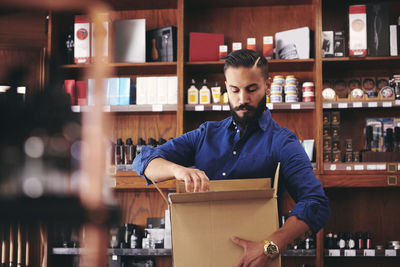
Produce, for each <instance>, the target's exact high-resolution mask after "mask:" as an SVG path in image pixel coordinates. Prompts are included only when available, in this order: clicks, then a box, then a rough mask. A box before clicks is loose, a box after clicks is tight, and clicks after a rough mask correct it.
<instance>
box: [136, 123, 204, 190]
mask: <svg viewBox="0 0 400 267" xmlns="http://www.w3.org/2000/svg"><path fill="white" fill-rule="evenodd" d="M203 130H204V127H202V126H201V127H200V128H198V129H196V130H193V131H191V132H188V133H185V134H183V135H181V136H179V137H177V138H175V139H171V140H169V141H168V142H166V143H165V144H163V145H161V146H159V147H156V148H151V147H143V148H142V151H141V153H140V154H139V155H137V156H136V158H135V160H134V161H133V164H132V168H133V170H134V171H136V172H137V173H138V174H139V175H140V176H142V177H144V178H145V179H146V180H147V183H148V184H151V183H152V182H151V181H150V180H149V179H148V178H147V177H146V176H145V175H144V171H145V170H146V168H147V166H148V165H149V163H150V161H152V160H153V159H155V158H163V159H165V160H168V161H171V162H174V163H176V164H179V165H182V166H185V167H189V166H193V165H194V157H195V152H196V145H197V144H198V141H199V139H200V138H201V134H202V132H203Z"/></svg>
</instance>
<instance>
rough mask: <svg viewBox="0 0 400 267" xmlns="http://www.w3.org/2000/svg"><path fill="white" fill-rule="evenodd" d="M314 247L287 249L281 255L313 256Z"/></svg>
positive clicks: (314, 252) (314, 253)
mask: <svg viewBox="0 0 400 267" xmlns="http://www.w3.org/2000/svg"><path fill="white" fill-rule="evenodd" d="M316 255H317V252H316V250H315V249H288V250H286V251H285V252H283V253H282V257H315V256H316Z"/></svg>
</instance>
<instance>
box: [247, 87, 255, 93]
mask: <svg viewBox="0 0 400 267" xmlns="http://www.w3.org/2000/svg"><path fill="white" fill-rule="evenodd" d="M248 90H249V92H254V91H257V87H256V86H255V87H250V88H249V89H248Z"/></svg>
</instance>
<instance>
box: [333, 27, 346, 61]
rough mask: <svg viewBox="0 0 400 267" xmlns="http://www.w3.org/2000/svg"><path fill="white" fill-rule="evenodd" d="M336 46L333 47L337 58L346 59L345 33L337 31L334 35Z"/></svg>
mask: <svg viewBox="0 0 400 267" xmlns="http://www.w3.org/2000/svg"><path fill="white" fill-rule="evenodd" d="M334 35H335V36H334V39H335V45H334V47H333V50H334V54H335V57H344V55H345V53H346V46H345V40H344V31H337V32H335V33H334Z"/></svg>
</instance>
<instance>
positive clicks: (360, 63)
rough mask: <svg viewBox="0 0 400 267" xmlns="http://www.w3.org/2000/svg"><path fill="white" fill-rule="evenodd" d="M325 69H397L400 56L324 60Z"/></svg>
mask: <svg viewBox="0 0 400 267" xmlns="http://www.w3.org/2000/svg"><path fill="white" fill-rule="evenodd" d="M322 63H323V65H324V66H325V67H333V68H346V69H351V68H356V69H377V68H391V67H393V68H396V67H397V66H398V64H399V63H400V56H393V57H389V56H388V57H332V58H323V59H322Z"/></svg>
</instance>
